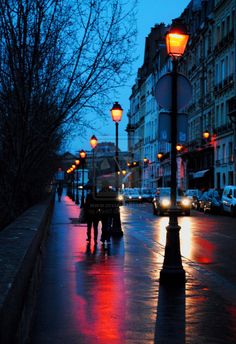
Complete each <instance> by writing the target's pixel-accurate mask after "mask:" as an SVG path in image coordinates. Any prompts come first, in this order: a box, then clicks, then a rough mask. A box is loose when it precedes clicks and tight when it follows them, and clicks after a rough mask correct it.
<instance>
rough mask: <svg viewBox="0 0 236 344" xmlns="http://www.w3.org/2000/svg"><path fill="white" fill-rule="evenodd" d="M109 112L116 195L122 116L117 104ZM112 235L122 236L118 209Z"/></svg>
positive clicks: (120, 108)
mask: <svg viewBox="0 0 236 344" xmlns="http://www.w3.org/2000/svg"><path fill="white" fill-rule="evenodd" d="M110 112H111V117H112V120H113V122H115V126H116V153H115V166H116V167H115V187H116V192H117V194H118V190H119V175H118V171H119V149H118V138H119V137H118V126H119V122H120V121H121V118H122V114H123V109H122V107H121V106H120V104H119V103H118V102H115V103H114V104H113V106H112V108H111V110H110ZM117 196H118V195H117ZM113 234H114V235H116V236H122V235H123V231H122V229H121V220H120V209H119V207H118V209H117V214H115V216H114V217H113Z"/></svg>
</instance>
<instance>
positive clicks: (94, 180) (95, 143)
mask: <svg viewBox="0 0 236 344" xmlns="http://www.w3.org/2000/svg"><path fill="white" fill-rule="evenodd" d="M97 144H98V140H97V138H96V136H95V135H93V136H92V137H91V139H90V146H91V147H92V149H93V194H94V193H95V191H96V176H95V148H96V147H97Z"/></svg>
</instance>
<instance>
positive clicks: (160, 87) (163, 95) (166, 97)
mask: <svg viewBox="0 0 236 344" xmlns="http://www.w3.org/2000/svg"><path fill="white" fill-rule="evenodd" d="M172 76H173V73H167V74H165V75H163V76H162V77H161V78H160V79H159V80H158V81H157V84H156V90H155V95H156V100H157V103H158V104H160V105H161V106H162V107H163V108H165V109H166V110H168V111H171V107H172V92H171V89H172V87H171V86H172ZM191 99H192V86H191V83H190V81H189V80H188V79H187V78H186V77H185V76H184V75H182V74H180V73H177V111H181V110H182V109H183V108H185V107H186V106H187V105H188V104H189V102H190V101H191Z"/></svg>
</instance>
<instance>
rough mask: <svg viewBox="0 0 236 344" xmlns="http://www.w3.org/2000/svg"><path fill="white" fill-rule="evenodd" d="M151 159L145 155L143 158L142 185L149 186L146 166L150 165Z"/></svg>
mask: <svg viewBox="0 0 236 344" xmlns="http://www.w3.org/2000/svg"><path fill="white" fill-rule="evenodd" d="M148 163H149V160H148V158H146V157H144V158H143V182H142V187H147V179H148V178H147V171H146V167H147V166H148Z"/></svg>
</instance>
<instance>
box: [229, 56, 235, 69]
mask: <svg viewBox="0 0 236 344" xmlns="http://www.w3.org/2000/svg"><path fill="white" fill-rule="evenodd" d="M229 70H230V74H233V72H234V52H233V51H232V52H231V55H230V66H229Z"/></svg>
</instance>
